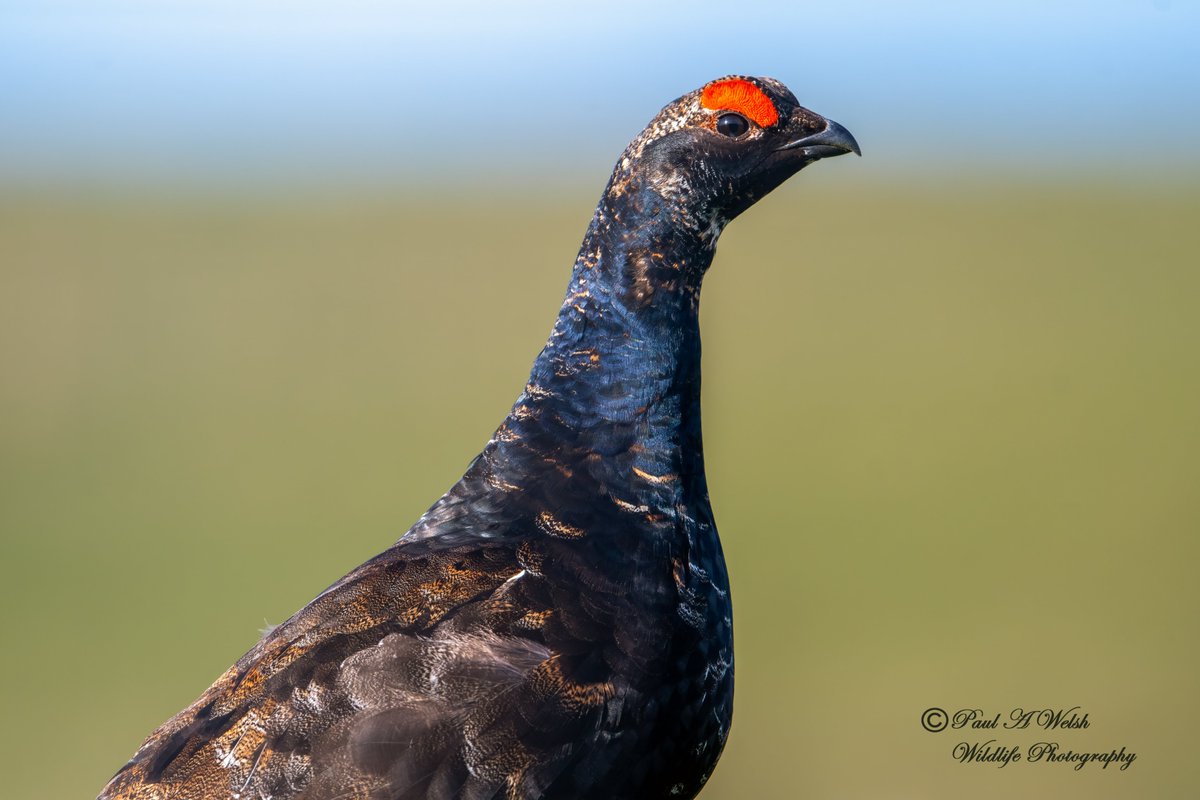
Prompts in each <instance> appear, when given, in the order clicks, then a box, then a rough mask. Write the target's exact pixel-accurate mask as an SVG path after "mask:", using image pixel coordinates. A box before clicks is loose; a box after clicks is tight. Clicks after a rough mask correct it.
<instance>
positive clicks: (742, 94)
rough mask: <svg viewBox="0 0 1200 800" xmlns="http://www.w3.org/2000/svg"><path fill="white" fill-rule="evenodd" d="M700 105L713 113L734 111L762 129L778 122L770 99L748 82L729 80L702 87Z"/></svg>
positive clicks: (737, 79)
mask: <svg viewBox="0 0 1200 800" xmlns="http://www.w3.org/2000/svg"><path fill="white" fill-rule="evenodd" d="M700 105H702V106H704V107H705V108H708V109H711V110H713V111H736V112H738V113H739V114H741V115H743V116H745V117H747V118H749V119H752V120H754V121H755V122H756V123H758V124H759V125H760V126H761V127H763V128H769V127H771V126H772V125H774V124H775V123H776V122H778V121H779V111H778V110H776V108H775V104H774V103H772V102H771V98H769V97H767V96H766V94H764V93H763V90H762V89H760V88H758V87H757V86H755V85H754V84H753V83H751V82H750V81H744V80H741V79H739V78H730V79H729V80H724V81H715V82H713V83H710V84H709V85H708V86H705V87H704V91H703V92H702V93H701V95H700Z"/></svg>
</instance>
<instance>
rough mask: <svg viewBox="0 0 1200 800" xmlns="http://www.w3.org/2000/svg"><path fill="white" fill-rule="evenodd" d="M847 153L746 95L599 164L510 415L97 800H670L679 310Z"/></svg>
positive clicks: (689, 526) (693, 527) (698, 636)
mask: <svg viewBox="0 0 1200 800" xmlns="http://www.w3.org/2000/svg"><path fill="white" fill-rule="evenodd" d="M846 153H855V154H857V155H861V151H860V149H859V146H858V144H857V142H856V141H855V139H854V137H853V136H852V135H851V134H850V133H849V132H848V131H847V130H846V129H845V128H843V127H842V126H841V125H839V124H837V123H836V122H833V121H831V120H829V119H826V118H825V117H822V116H821V115H819V114H817V113H815V112H813V111H810V110H808V109H807V108H804V107H803V106H801V105H800V104H799V102H798V101H797V99H796V97H795V96H794V95H793V94H792V92H791V91H790V90H789V89H788V88H787V87H786V86H784V85H783V84H782V83H780V82H779V81H777V80H774V79H772V78H763V77H751V76H743V75H731V76H727V77H723V78H719V79H717V80H714V81H710V82H708V83H706V84H704V85H703V86H701V87H700V88H698V89H696V90H694V91H691V92H689V93H687V94H684V95H683V96H682V97H679V98H678V99H676V100H675V101H674V102H672V103H669V104H668V105H666V106H665V107H664V108H663V109H662V110H661V111H660V112H659V113H658V114H657V115H656V116H655V117H654V118H653V119H652V120H651V121H650V123H649V124H648V125H647V126H646V128H645V129H644V130H643V131H642V132H641V133H640V134H638V135H637V136H636V137H635V138H634V139H633V140H632V141H631V142H630V144H629V146H628V147H627V148H626V149H625V151H624V152H623V153H622V155H621V156H620V158H619V160H618V161H617V163H616V166H615V167H614V169H613V172H612V174H611V177H610V179H609V181H608V183H607V185H606V186H605V189H604V192H603V194H602V197H601V199H600V202H599V204H598V206H597V207H596V209H595V212H594V214H593V216H592V219H591V222H590V224H589V225H588V228H587V231H586V234H585V236H584V239H583V243H582V246H581V248H580V250H579V254H578V257H577V258H576V261H575V263H574V266H573V268H572V271H571V276H570V280H569V283H568V287H567V292H566V297H565V300H564V302H563V304H562V306H561V308H560V310H559V312H558V315H557V318H556V320H555V322H554V325H553V328H552V331H551V333H550V336H549V339H548V341H547V342H546V345H545V347H544V349H542V351H541V352H540V354H539V355H538V356H537V358H536V359H535V361H534V363H533V367H532V369H531V371H530V376H529V380H528V382H527V384H526V385H525V387H524V390H523V391H522V392H521V393H520V395H519V397H518V398H517V400H516V402H515V404H514V405H513V406H512V408H511V411H510V412H509V413H508V415H507V417H505V419H504V421H503V422H502V423H501V424H500V426H499V427H498V428H497V429H496V431H495V433H494V434H493V436H492V437H491V439H490V440H489V441H488V442H487V443H486V445H485V446H484V448H483V450H482V452H481V453H480V454H479V455H478V456H477V457H476V458H475V459H474V460H473V461H471V463H470V464H469V465H468V467H467V469H466V472H465V474H464V475H463V476H462V478H461V479H460V480H458V481H457V482H456V483H455V484H454V485H453V486H452V487H451V488H450V489H449V491H447V492H446V494H445V495H443V496H442V497H441V498H440V499H439V500H437V502H435V503H434V504H433V505H432V506H431V507H430V508H429V510H428V511H427V512H425V514H424V515H423V516H421V517H420V519H418V520H417V522H416V523H415V524H414V525H413V526H412V527H411V528H410V529H409V530H408V532H407V533H405V534H404V535H403V536H402V537H401V538H400V539H399V540H398V541H396V542H395V543H394V544H393V545H392V546H390V547H389V548H387V549H386V550H384V551H383V552H382V553H380V554H379V555H377V556H375V557H374V558H371V559H370V560H368V561H367V562H366V563H364V564H362V565H361V566H359V567H357V568H355V569H354V570H352V571H351V572H350V573H349V574H347V575H345V576H344V577H342V578H341V579H340V580H338V581H337V582H335V583H334V584H333V585H332V586H330V587H329V588H328V589H326V590H325V591H323V592H322V593H320V594H319V595H318V596H317V597H316V598H315V599H314V600H312V602H310V603H309V604H308V605H306V606H305V607H304V608H302V609H301V610H300V611H298V612H297V613H296V614H295V615H293V616H292V617H291V618H289V619H288V620H287V621H285V622H283V623H282V624H280V625H278V626H276V627H275V628H273V629H271V630H269V631H267V632H266V633H265V634H264V635H263V636H262V638H261V639H260V640H259V641H258V642H257V643H256V644H255V645H254V646H253V648H251V649H250V650H249V652H247V653H246V654H245V655H244V656H242V658H241V659H240V660H238V661H237V662H236V663H235V664H234V665H233V666H232V667H230V668H229V669H228V670H227V671H226V672H225V673H224V674H222V675H221V676H220V677H219V678H218V679H217V680H216V682H215V683H213V684H212V686H211V687H210V688H209V689H207V690H206V691H205V692H204V693H203V694H201V695H200V697H199V698H198V699H197V700H196V701H195V702H194V703H192V704H191V705H190V706H188V707H187V708H185V709H184V710H182V711H181V712H179V713H178V714H177V715H175V716H174V717H172V718H171V719H170V720H168V721H167V722H165V723H164V724H163V725H162V726H161V727H159V728H158V729H157V730H156V731H154V732H153V733H152V734H151V735H150V736H149V738H147V739H146V741H145V742H144V744H142V745H141V747H140V748H139V749H138V750H137V751H136V753H135V754H134V755H133V757H132V759H131V760H130V761H129V762H128V763H127V764H126V765H125V766H124V767H123V768H122V769H121V770H120V771H119V772H118V773H117V774H116V776H115V777H113V778H112V780H111V781H110V782H109V783H108V785H107V786H106V787H105V788H104V789H103V790H102V791H101V793H100V795H99V800H216V799H217V798H221V799H225V798H236V799H237V800H302V799H303V800H334V798H339V799H342V798H345V799H347V800H349V799H351V798H354V799H357V800H385V799H386V800H418V799H419V800H451V799H455V800H535V799H538V800H567V799H569V800H601V798H602V799H603V800H621V799H623V798H629V799H630V800H632V799H633V798H637V799H638V800H657V799H658V798H662V800H687V799H688V798H692V797H694V796H696V795H697V794H698V793H699V792H700V790H701V788H702V787H703V786H704V784H705V782H706V781H707V780H708V778H709V776H710V775H711V774H712V771H713V769H714V767H715V766H716V763H717V759H718V758H719V756H720V754H721V751H722V749H723V747H724V744H725V741H726V738H727V736H728V735H729V730H730V723H731V720H732V713H733V675H734V651H733V623H732V606H731V600H730V589H729V576H728V572H727V570H726V566H725V559H724V556H723V554H722V549H721V542H720V540H719V538H718V536H717V529H716V524H715V521H714V519H713V512H712V508H711V505H710V502H709V495H708V486H707V483H706V479H705V470H704V452H703V444H702V437H701V434H702V431H701V419H700V330H699V316H698V315H699V299H700V287H701V282H702V279H703V277H704V275H705V272H706V271H707V270H708V268H709V266H710V265H711V263H712V261H713V257H714V253H715V248H716V244H717V240H718V237H719V236H720V234H721V232H722V230H723V229H724V228H725V226H726V225H727V223H729V222H730V221H731V220H733V219H734V218H735V217H737V216H738V215H739V214H741V213H742V212H743V211H745V210H746V209H748V208H749V207H750V206H751V205H753V204H754V203H755V202H756V201H758V200H759V199H760V198H762V197H763V196H764V195H766V194H767V193H768V192H770V191H771V190H773V189H775V188H776V187H778V186H779V185H780V184H782V183H783V182H784V181H785V180H787V179H788V178H790V177H791V176H792V175H794V174H795V173H796V172H798V171H799V170H801V169H803V168H804V167H806V166H808V165H809V164H812V163H813V162H815V161H817V160H819V159H822V158H827V157H831V156H838V155H843V154H846Z"/></svg>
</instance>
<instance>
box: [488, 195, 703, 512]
mask: <svg viewBox="0 0 1200 800" xmlns="http://www.w3.org/2000/svg"><path fill="white" fill-rule="evenodd" d="M614 186H616V187H617V188H614ZM689 222H690V220H689V219H686V218H685V215H684V214H682V212H680V211H676V210H674V209H673V208H672V205H671V204H670V203H669V202H667V201H664V200H663V199H662V198H661V197H660V196H659V195H658V194H656V193H655V192H653V191H651V190H649V189H639V188H637V187H635V186H632V185H631V184H630V182H628V181H626V182H623V183H621V184H617V178H616V177H614V182H613V183H610V186H609V188H608V190H607V191H606V193H605V196H604V198H603V199H602V200H601V203H600V205H599V207H598V208H597V210H596V214H595V216H594V217H593V219H592V222H591V225H590V226H589V228H588V232H587V235H586V237H585V238H584V241H583V245H582V247H581V248H580V252H579V256H578V258H577V260H576V262H575V267H574V270H573V271H572V275H571V281H570V283H569V285H568V288H567V294H566V298H565V300H564V301H563V305H562V308H561V309H560V311H559V314H558V318H557V320H556V321H555V324H554V329H553V331H552V332H551V334H550V338H549V341H548V342H547V344H546V346H545V348H544V349H543V350H542V352H541V354H540V355H539V356H538V358H537V360H536V361H535V362H534V365H533V369H532V372H531V374H530V379H529V384H528V385H527V386H526V389H525V392H524V393H523V394H522V395H521V397H520V398H519V399H518V401H517V403H516V405H515V406H514V408H513V411H512V413H511V414H510V415H509V417H508V419H507V420H506V421H505V423H504V425H503V426H502V428H501V432H502V434H503V433H505V432H507V434H508V435H511V436H513V437H514V439H519V440H520V441H521V443H522V446H524V447H531V448H533V449H535V450H540V451H542V452H543V454H544V455H545V457H546V458H548V459H551V460H553V461H561V460H562V459H568V460H574V461H578V462H579V464H580V465H583V464H588V463H591V467H589V469H591V470H592V471H601V472H604V474H598V475H595V477H597V478H598V479H599V480H600V481H601V482H602V483H603V484H604V485H605V486H607V487H623V488H624V489H627V490H628V491H629V492H630V493H631V494H632V495H633V496H635V497H639V498H646V497H647V496H648V495H659V496H660V497H658V499H659V500H661V501H663V502H667V501H673V502H679V500H680V495H681V494H682V495H683V496H684V497H685V498H686V497H688V496H692V497H694V496H697V495H695V494H694V493H695V492H699V493H700V494H699V496H701V497H703V496H704V495H705V494H706V487H705V483H704V463H703V447H702V438H701V424H700V329H699V296H700V284H701V280H702V278H703V276H704V272H705V270H706V269H707V268H708V266H709V265H710V264H711V263H712V257H713V247H714V245H715V242H716V235H717V233H718V231H716V230H715V229H714V228H713V227H712V226H708V227H705V228H704V229H701V226H699V225H691V224H688V223H689ZM568 466H570V465H568ZM572 468H574V467H572Z"/></svg>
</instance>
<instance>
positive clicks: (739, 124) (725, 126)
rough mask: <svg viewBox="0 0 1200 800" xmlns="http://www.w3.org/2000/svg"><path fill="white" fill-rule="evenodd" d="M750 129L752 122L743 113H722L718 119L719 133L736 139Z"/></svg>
mask: <svg viewBox="0 0 1200 800" xmlns="http://www.w3.org/2000/svg"><path fill="white" fill-rule="evenodd" d="M748 130H750V123H749V122H747V121H746V118H745V117H743V116H742V115H741V114H722V115H721V116H720V117H719V118H718V119H717V133H719V134H721V135H723V136H728V137H729V138H730V139H736V138H737V137H739V136H741V135H742V134H743V133H745V132H746V131H748Z"/></svg>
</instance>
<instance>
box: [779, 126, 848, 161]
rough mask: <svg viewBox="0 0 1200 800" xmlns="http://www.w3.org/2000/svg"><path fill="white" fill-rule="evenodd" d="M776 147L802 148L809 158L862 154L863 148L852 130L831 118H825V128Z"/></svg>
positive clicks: (782, 148) (787, 148) (786, 148)
mask: <svg viewBox="0 0 1200 800" xmlns="http://www.w3.org/2000/svg"><path fill="white" fill-rule="evenodd" d="M776 149H778V150H800V151H801V152H802V153H803V154H804V155H805V156H806V157H807V158H810V159H812V160H816V159H818V158H829V157H830V156H842V155H845V154H846V153H854V155H856V156H861V155H862V150H859V149H858V142H856V141H854V137H853V136H851V135H850V131H848V130H846V129H845V128H843V127H842V126H841V125H838V124H837V123H836V122H834V121H833V120H831V119H827V120H825V130H823V131H818V132H817V133H813V134H809V135H808V136H803V137H801V138H799V139H793V140H792V141H790V142H788V143H787V144H785V145H783V146H782V147H779V148H776Z"/></svg>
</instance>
